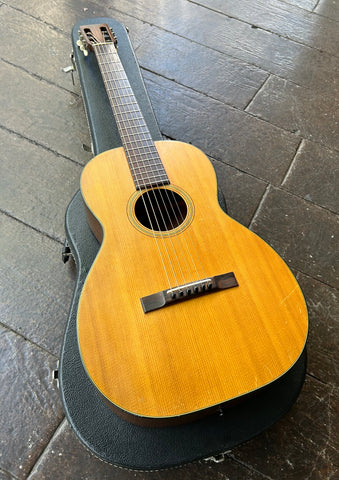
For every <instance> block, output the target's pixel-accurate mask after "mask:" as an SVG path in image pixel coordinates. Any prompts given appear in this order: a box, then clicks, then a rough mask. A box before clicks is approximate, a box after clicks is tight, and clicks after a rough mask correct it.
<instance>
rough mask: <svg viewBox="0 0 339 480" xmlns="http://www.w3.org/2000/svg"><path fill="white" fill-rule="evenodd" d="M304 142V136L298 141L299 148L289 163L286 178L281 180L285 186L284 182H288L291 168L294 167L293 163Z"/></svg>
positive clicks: (281, 184) (281, 183)
mask: <svg viewBox="0 0 339 480" xmlns="http://www.w3.org/2000/svg"><path fill="white" fill-rule="evenodd" d="M304 142H305V140H304V139H303V138H301V139H300V142H299V143H298V145H297V148H296V150H295V153H294V156H293V158H292V160H291V163H290V164H289V166H288V168H287V170H286V173H285V175H284V178H283V179H282V181H281V182H280V186H283V185H284V183H285V182H286V180H287V178H288V177H289V175H290V173H291V170H292V168H293V165H294V161H295V159H296V157H297V155H298V153H299V152H300V150H301V149H302V147H303V145H304Z"/></svg>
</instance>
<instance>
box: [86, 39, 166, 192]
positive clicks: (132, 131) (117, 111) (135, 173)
mask: <svg viewBox="0 0 339 480" xmlns="http://www.w3.org/2000/svg"><path fill="white" fill-rule="evenodd" d="M94 51H95V54H96V57H97V60H98V64H99V68H100V71H101V75H102V78H103V81H104V84H105V88H106V91H107V95H108V98H109V101H110V104H111V107H112V110H113V113H114V117H115V120H116V123H117V126H118V130H119V134H120V137H121V141H122V145H123V147H124V149H125V153H126V157H127V161H128V164H129V167H130V171H131V174H132V177H133V180H134V184H135V187H136V189H137V190H141V189H144V188H148V187H154V186H160V185H164V184H169V179H168V177H167V174H166V171H165V168H164V166H163V164H162V161H161V159H160V157H159V155H158V151H157V149H156V147H155V145H154V142H153V140H152V137H151V134H150V132H149V130H148V127H147V125H146V122H145V119H144V117H143V115H142V113H141V110H140V107H139V105H138V102H137V100H136V98H135V95H134V93H133V90H132V88H131V85H130V83H129V80H128V78H127V75H126V73H125V70H124V68H123V66H122V64H121V61H120V58H119V55H118V53H117V51H116V48H115V46H114V44H113V43H112V44H110V43H107V44H98V45H95V47H94Z"/></svg>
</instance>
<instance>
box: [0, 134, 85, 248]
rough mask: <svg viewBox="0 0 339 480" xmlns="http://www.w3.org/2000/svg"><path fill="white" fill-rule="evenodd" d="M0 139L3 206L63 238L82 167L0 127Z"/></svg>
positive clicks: (10, 212)
mask: <svg viewBox="0 0 339 480" xmlns="http://www.w3.org/2000/svg"><path fill="white" fill-rule="evenodd" d="M0 143H1V145H2V158H1V176H0V208H1V209H2V210H3V211H5V212H7V213H8V214H10V215H12V216H14V217H15V218H18V219H20V220H22V221H23V222H25V223H27V224H29V225H32V226H33V227H35V228H36V229H38V230H40V231H43V232H45V233H47V234H48V235H49V236H52V237H54V238H57V239H58V240H60V241H64V238H65V228H64V223H65V211H66V208H67V205H68V203H69V202H70V201H71V199H72V197H73V195H74V194H75V193H76V191H77V190H78V189H79V181H80V180H79V179H80V174H81V170H82V167H81V166H79V165H76V164H75V163H73V162H71V161H70V160H67V159H65V158H63V157H61V156H58V155H56V154H55V153H53V152H50V151H46V150H45V149H43V148H41V147H39V146H37V145H35V144H33V143H31V142H29V141H27V140H25V139H23V138H21V137H18V136H17V135H15V134H12V133H8V132H6V131H2V130H0ZM42 172H43V174H42ZM13 191H14V192H15V195H13Z"/></svg>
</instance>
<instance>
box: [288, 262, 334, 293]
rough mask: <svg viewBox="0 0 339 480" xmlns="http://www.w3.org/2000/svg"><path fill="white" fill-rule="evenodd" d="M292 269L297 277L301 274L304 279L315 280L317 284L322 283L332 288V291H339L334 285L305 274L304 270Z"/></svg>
mask: <svg viewBox="0 0 339 480" xmlns="http://www.w3.org/2000/svg"><path fill="white" fill-rule="evenodd" d="M291 269H293V270H294V271H295V272H296V273H295V276H296V277H297V276H298V274H299V273H300V274H301V275H303V276H304V277H307V278H311V279H312V280H315V281H316V282H319V283H321V284H322V285H324V286H325V287H328V288H331V289H332V290H336V291H339V289H338V288H337V287H334V286H333V285H330V284H329V283H326V282H325V281H324V280H321V279H320V278H317V277H314V276H313V275H311V274H310V273H307V272H303V271H302V270H298V269H297V268H293V266H292V267H291Z"/></svg>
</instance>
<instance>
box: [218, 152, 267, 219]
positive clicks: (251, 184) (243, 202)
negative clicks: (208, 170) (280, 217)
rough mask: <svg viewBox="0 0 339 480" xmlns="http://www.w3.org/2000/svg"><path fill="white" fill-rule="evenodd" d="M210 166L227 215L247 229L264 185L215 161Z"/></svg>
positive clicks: (260, 181) (263, 190)
mask: <svg viewBox="0 0 339 480" xmlns="http://www.w3.org/2000/svg"><path fill="white" fill-rule="evenodd" d="M212 164H213V166H214V169H215V171H216V174H217V178H218V187H219V189H220V190H221V191H222V193H223V195H224V198H225V201H226V205H227V213H228V215H229V216H230V217H232V218H234V220H237V221H238V222H240V223H241V224H242V225H245V226H247V227H248V226H249V224H250V222H251V220H252V217H253V215H254V212H255V210H256V208H257V206H258V204H259V202H260V199H261V198H262V196H263V194H264V192H265V188H266V183H265V182H263V181H262V180H259V179H257V178H255V177H252V176H251V175H247V174H246V173H244V172H241V171H240V170H237V169H236V168H233V167H230V166H228V165H225V164H224V163H222V162H219V161H217V160H214V161H212Z"/></svg>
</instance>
